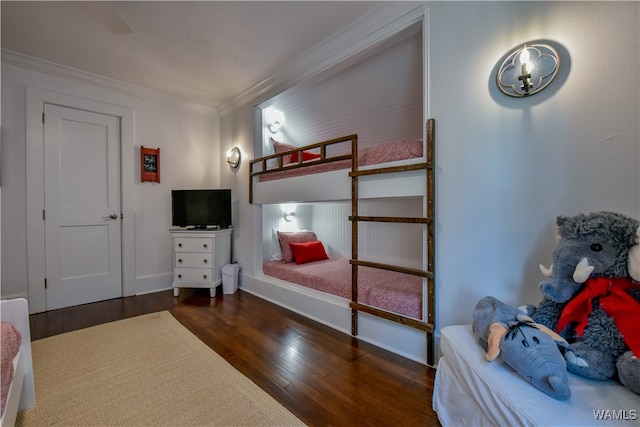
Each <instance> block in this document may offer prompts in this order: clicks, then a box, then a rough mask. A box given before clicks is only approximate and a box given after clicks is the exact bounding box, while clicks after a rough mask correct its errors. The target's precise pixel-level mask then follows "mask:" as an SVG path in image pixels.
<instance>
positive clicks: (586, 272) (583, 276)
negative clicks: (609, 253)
mask: <svg viewBox="0 0 640 427" xmlns="http://www.w3.org/2000/svg"><path fill="white" fill-rule="evenodd" d="M594 268H595V267H594V266H592V265H589V260H587V258H586V257H583V258H582V259H581V260H580V262H579V263H578V265H576V269H575V271H574V272H573V280H574V281H575V282H576V283H584V282H586V281H587V279H588V278H589V276H590V275H591V272H592V271H593V269H594Z"/></svg>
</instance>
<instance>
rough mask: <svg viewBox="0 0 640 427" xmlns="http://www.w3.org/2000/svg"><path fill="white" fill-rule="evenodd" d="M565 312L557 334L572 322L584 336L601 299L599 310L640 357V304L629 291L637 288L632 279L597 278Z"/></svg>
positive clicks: (590, 282)
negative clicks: (592, 312)
mask: <svg viewBox="0 0 640 427" xmlns="http://www.w3.org/2000/svg"><path fill="white" fill-rule="evenodd" d="M585 285H586V287H585V288H584V289H583V290H582V292H580V293H579V294H578V295H577V296H576V297H575V298H574V299H572V300H571V301H570V302H569V304H567V305H566V306H565V308H564V310H562V315H561V316H560V320H559V321H558V326H557V328H556V331H557V332H558V333H560V332H561V331H562V330H563V329H564V328H565V327H566V326H567V325H568V324H569V323H570V322H578V325H577V326H576V332H577V333H578V335H580V336H582V335H583V334H584V328H585V326H587V318H588V316H589V313H591V310H592V309H593V307H592V304H591V301H592V300H593V299H594V298H598V297H599V298H600V307H602V309H603V310H604V311H605V312H606V313H607V314H608V315H609V316H611V317H612V318H613V321H614V322H615V324H616V326H617V327H618V329H619V330H620V333H621V334H622V336H623V338H624V342H625V343H626V344H627V345H628V346H629V348H630V349H631V351H632V352H633V354H635V355H636V356H638V357H640V328H639V327H638V326H639V325H640V303H639V302H638V301H636V300H635V299H634V298H633V297H632V296H631V295H629V294H628V293H627V292H626V290H627V289H630V288H634V287H637V285H635V284H634V283H633V282H632V281H631V279H630V278H627V277H622V278H613V279H612V278H607V277H596V278H595V279H588V280H587V281H586V283H585Z"/></svg>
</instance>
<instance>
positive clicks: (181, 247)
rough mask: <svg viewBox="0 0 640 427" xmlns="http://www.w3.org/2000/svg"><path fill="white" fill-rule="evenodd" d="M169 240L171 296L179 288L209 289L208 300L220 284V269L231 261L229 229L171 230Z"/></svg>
mask: <svg viewBox="0 0 640 427" xmlns="http://www.w3.org/2000/svg"><path fill="white" fill-rule="evenodd" d="M170 232H171V237H172V238H173V283H172V284H171V285H172V286H173V295H174V296H178V295H179V294H180V288H209V290H210V291H209V292H210V295H211V297H215V296H216V287H217V286H218V285H219V284H221V283H222V273H221V269H222V266H223V265H225V264H228V263H229V262H230V261H231V233H232V229H224V230H186V229H175V228H173V229H171V230H170Z"/></svg>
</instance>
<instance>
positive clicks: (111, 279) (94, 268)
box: [44, 104, 122, 310]
mask: <svg viewBox="0 0 640 427" xmlns="http://www.w3.org/2000/svg"><path fill="white" fill-rule="evenodd" d="M44 113H45V116H44V117H45V124H44V179H45V182H44V188H45V192H44V194H45V196H44V198H45V201H44V202H45V212H44V217H45V246H46V249H45V250H46V283H47V310H53V309H56V308H61V307H68V306H72V305H78V304H84V303H88V302H94V301H101V300H105V299H110V298H117V297H120V296H122V274H121V270H122V265H121V263H122V260H121V234H120V233H121V219H120V217H121V215H120V162H119V158H120V122H119V119H118V118H117V117H113V116H109V115H106V114H98V113H92V112H88V111H82V110H76V109H73V108H66V107H60V106H55V105H48V104H45V107H44Z"/></svg>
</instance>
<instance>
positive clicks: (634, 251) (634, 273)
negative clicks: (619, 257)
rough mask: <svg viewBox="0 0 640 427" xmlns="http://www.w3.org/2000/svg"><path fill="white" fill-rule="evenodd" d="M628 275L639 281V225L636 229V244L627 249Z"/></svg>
mask: <svg viewBox="0 0 640 427" xmlns="http://www.w3.org/2000/svg"><path fill="white" fill-rule="evenodd" d="M629 276H631V278H632V279H633V280H635V281H638V282H640V227H638V229H637V230H636V244H635V245H634V246H633V247H632V248H631V250H630V251H629Z"/></svg>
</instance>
